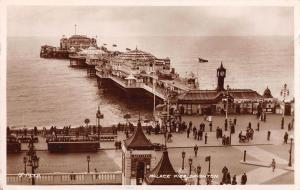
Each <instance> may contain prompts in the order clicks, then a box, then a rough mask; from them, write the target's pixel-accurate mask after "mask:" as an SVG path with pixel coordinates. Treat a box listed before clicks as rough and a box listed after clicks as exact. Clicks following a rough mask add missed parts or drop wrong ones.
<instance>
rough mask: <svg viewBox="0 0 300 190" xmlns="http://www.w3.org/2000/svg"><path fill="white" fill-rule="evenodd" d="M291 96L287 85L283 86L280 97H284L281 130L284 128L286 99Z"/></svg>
mask: <svg viewBox="0 0 300 190" xmlns="http://www.w3.org/2000/svg"><path fill="white" fill-rule="evenodd" d="M289 94H290V91H289V89H288V88H287V84H284V85H283V88H282V89H281V91H280V95H281V96H282V97H283V100H282V102H283V109H282V119H281V129H283V128H284V112H285V103H284V101H285V97H286V96H288V95H289Z"/></svg>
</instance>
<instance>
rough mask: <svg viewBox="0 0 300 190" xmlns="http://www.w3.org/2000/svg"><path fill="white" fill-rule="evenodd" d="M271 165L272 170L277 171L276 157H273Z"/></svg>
mask: <svg viewBox="0 0 300 190" xmlns="http://www.w3.org/2000/svg"><path fill="white" fill-rule="evenodd" d="M271 167H272V171H273V172H274V171H275V168H276V162H275V159H274V158H273V159H272V162H271Z"/></svg>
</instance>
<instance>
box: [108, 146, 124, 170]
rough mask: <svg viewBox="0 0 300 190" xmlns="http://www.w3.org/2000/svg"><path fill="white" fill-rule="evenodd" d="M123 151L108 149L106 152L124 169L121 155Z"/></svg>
mask: <svg viewBox="0 0 300 190" xmlns="http://www.w3.org/2000/svg"><path fill="white" fill-rule="evenodd" d="M121 151H122V150H115V151H113V150H111V151H106V154H107V156H108V157H109V158H110V159H111V160H112V161H113V162H114V163H115V164H116V165H117V166H119V167H120V169H121V170H122V156H120V155H121V153H120V152H121Z"/></svg>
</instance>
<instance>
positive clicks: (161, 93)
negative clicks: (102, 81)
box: [96, 71, 165, 99]
mask: <svg viewBox="0 0 300 190" xmlns="http://www.w3.org/2000/svg"><path fill="white" fill-rule="evenodd" d="M96 74H97V75H98V76H100V77H102V78H110V79H111V80H113V81H114V82H116V83H118V84H119V85H121V86H123V87H124V88H143V89H145V90H146V91H148V92H150V93H154V94H155V95H156V96H158V97H160V98H162V99H165V95H164V93H165V90H164V89H163V88H161V87H159V86H156V87H155V91H154V92H153V87H152V85H149V84H148V85H147V84H144V83H140V82H137V83H135V84H127V81H126V80H123V79H120V78H118V77H115V76H113V75H110V74H101V73H100V72H99V71H97V72H96Z"/></svg>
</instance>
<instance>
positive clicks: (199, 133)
mask: <svg viewBox="0 0 300 190" xmlns="http://www.w3.org/2000/svg"><path fill="white" fill-rule="evenodd" d="M197 136H198V138H197V140H198V141H199V140H200V137H201V130H200V129H199V130H198V133H197ZM201 140H202V139H201Z"/></svg>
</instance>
